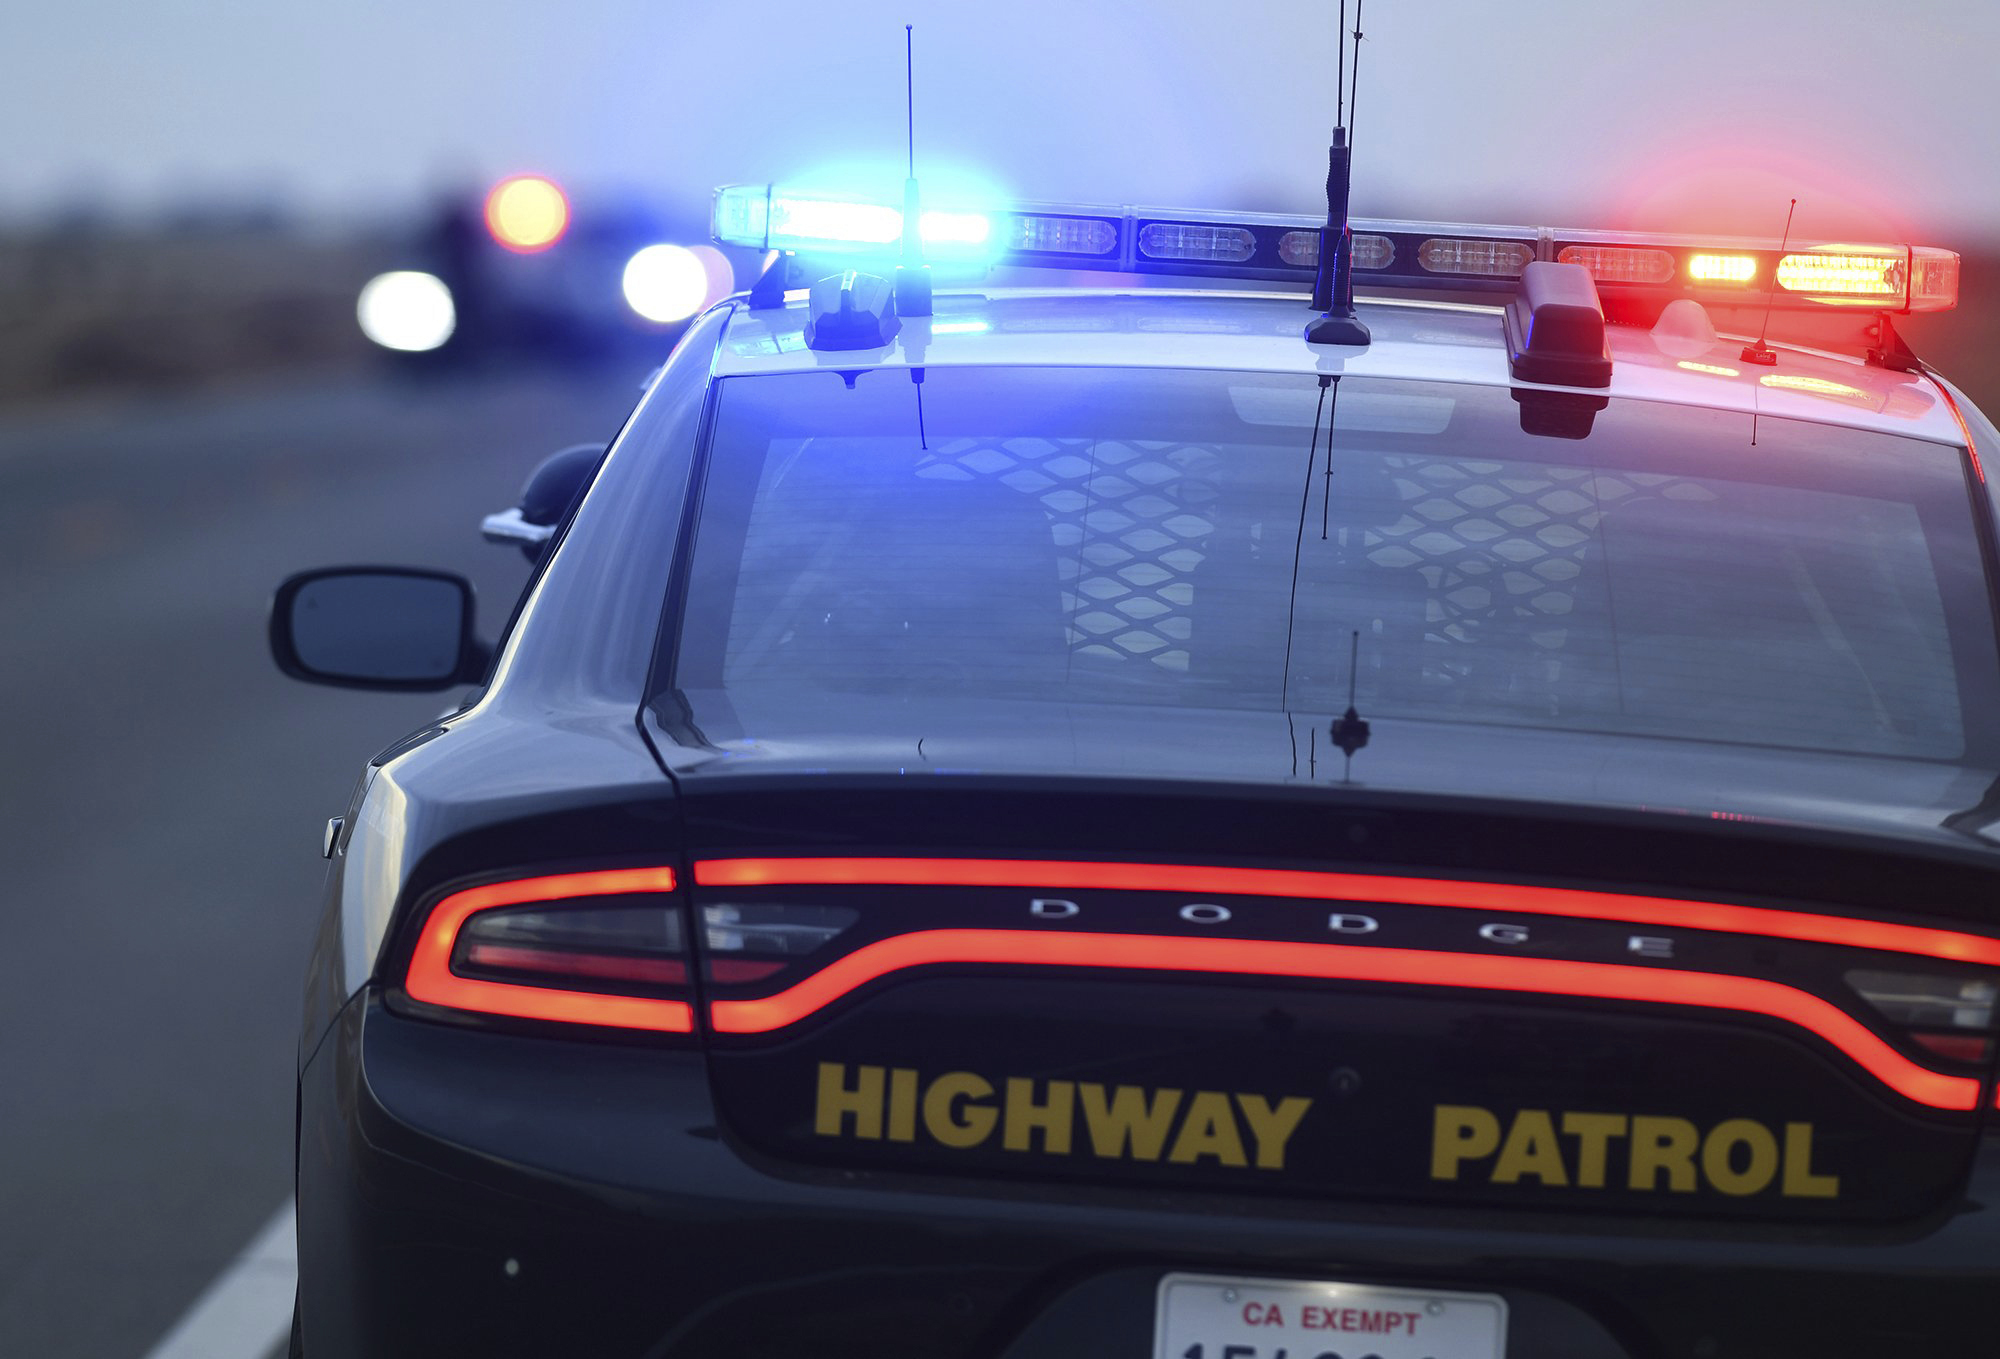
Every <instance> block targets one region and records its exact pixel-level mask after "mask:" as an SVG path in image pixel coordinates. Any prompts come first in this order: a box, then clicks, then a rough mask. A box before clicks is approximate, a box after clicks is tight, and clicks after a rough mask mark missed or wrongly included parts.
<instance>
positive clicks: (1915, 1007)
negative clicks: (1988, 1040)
mask: <svg viewBox="0 0 2000 1359" xmlns="http://www.w3.org/2000/svg"><path fill="white" fill-rule="evenodd" d="M1847 984H1848V985H1849V986H1851V987H1853V988H1854V989H1855V990H1856V991H1858V992H1860V993H1861V996H1862V999H1864V1000H1866V1001H1867V1002H1868V1003H1869V1004H1870V1005H1873V1006H1874V1007H1875V1008H1876V1009H1877V1010H1880V1011H1881V1012H1882V1014H1883V1016H1884V1017H1885V1018H1887V1019H1890V1020H1893V1021H1894V1022H1896V1023H1898V1024H1908V1025H1910V1026H1912V1027H1931V1028H1953V1029H1991V1028H1992V1027H1993V1010H1994V1002H1995V1001H1996V1000H2000V987H1996V986H1995V985H1994V984H1993V983H1992V982H1988V981H1969V980H1967V979H1965V978H1962V977H1934V976H1926V975H1924V974H1922V973H1918V972H1868V971H1857V972H1850V973H1848V974H1847Z"/></svg>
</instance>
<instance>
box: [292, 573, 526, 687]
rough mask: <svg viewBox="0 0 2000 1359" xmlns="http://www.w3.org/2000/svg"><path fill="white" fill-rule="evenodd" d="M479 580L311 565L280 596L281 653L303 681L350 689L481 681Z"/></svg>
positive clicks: (294, 578)
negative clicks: (475, 584) (476, 609)
mask: <svg viewBox="0 0 2000 1359" xmlns="http://www.w3.org/2000/svg"><path fill="white" fill-rule="evenodd" d="M472 608H473V606H472V585H471V582H469V581H467V580H466V579H465V578H464V577H462V576H455V575H452V574H450V573H449V572H444V571H419V570H412V569H407V568H402V567H392V566H348V567H334V568H332V569H326V570H319V571H301V572H300V573H299V574H297V575H295V576H293V577H291V578H290V579H288V580H287V581H285V583H284V584H283V585H280V586H279V587H278V594H277V597H276V598H275V599H274V600H273V601H272V602H271V656H272V659H274V660H276V661H277V663H278V669H280V670H282V671H284V672H285V673H286V674H287V675H290V676H291V677H292V678H293V679H300V680H306V681H307V682H309V683H313V684H333V685H339V686H341V687H343V688H348V689H404V690H425V689H444V688H448V687H450V686H451V685H454V684H464V683H468V682H473V681H476V680H478V679H479V677H480V674H481V672H482V671H483V670H484V668H485V660H486V657H485V650H486V648H484V647H482V646H480V644H479V643H478V642H477V641H476V640H475V639H474V637H473V635H472Z"/></svg>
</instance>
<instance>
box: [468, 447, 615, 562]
mask: <svg viewBox="0 0 2000 1359" xmlns="http://www.w3.org/2000/svg"><path fill="white" fill-rule="evenodd" d="M603 459H604V445H603V444H573V445H571V446H570V447H568V448H565V449H562V450H561V451H560V452H556V453H551V454H549V456H548V457H546V458H544V459H542V461H541V463H540V465H539V466H537V467H536V468H535V470H534V471H533V472H532V473H531V474H529V477H528V484H527V485H525V486H523V487H522V488H521V500H520V503H519V504H517V505H515V506H514V507H513V508H511V509H505V510H500V511H498V512H496V513H494V514H489V515H487V516H486V518H485V519H483V520H481V521H480V524H479V531H480V533H481V534H483V535H484V536H485V538H486V541H487V542H489V543H513V544H515V545H516V546H518V547H519V548H520V549H521V550H522V551H523V552H525V553H527V555H528V560H529V561H535V560H536V559H538V558H539V557H540V556H541V554H542V551H543V549H544V548H546V547H547V546H548V542H549V540H550V539H551V538H553V537H555V534H556V529H557V527H558V526H560V525H561V523H562V521H563V520H564V519H565V518H567V517H568V515H569V512H570V510H571V508H572V507H573V506H575V504H576V502H577V500H578V499H580V498H581V497H582V495H583V492H584V488H585V487H587V486H588V485H590V479H591V477H592V476H593V475H594V474H595V473H596V471H597V464H598V463H599V462H601V461H603Z"/></svg>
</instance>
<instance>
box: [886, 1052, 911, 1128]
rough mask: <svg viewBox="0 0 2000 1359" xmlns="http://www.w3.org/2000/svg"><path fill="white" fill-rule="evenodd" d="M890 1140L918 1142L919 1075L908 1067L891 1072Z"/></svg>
mask: <svg viewBox="0 0 2000 1359" xmlns="http://www.w3.org/2000/svg"><path fill="white" fill-rule="evenodd" d="M889 1140H890V1141H891V1142H914V1141H916V1140H917V1073H916V1072H914V1071H912V1070H911V1069H910V1068H908V1067H906V1066H899V1067H894V1068H892V1069H891V1070H890V1072H889Z"/></svg>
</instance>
